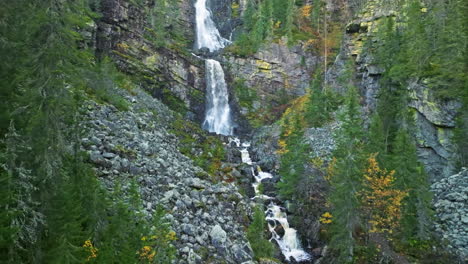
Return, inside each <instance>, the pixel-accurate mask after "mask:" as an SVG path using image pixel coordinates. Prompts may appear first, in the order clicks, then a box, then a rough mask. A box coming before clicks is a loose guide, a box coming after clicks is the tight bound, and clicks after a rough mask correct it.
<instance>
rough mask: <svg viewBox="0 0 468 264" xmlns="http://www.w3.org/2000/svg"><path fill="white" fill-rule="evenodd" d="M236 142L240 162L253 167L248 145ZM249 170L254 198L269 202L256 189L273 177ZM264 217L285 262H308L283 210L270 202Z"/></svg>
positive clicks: (308, 256)
mask: <svg viewBox="0 0 468 264" xmlns="http://www.w3.org/2000/svg"><path fill="white" fill-rule="evenodd" d="M238 142H239V141H236V143H237V144H236V145H237V147H238V148H239V145H241V146H242V148H241V149H240V151H241V153H242V162H243V163H246V164H248V165H253V164H254V163H253V162H252V159H251V158H250V154H249V152H248V149H247V148H248V147H250V143H243V144H239V143H238ZM251 170H252V174H253V176H254V177H255V182H254V183H252V187H253V188H254V190H255V198H262V199H265V200H271V199H272V197H269V196H267V195H263V194H261V193H260V191H259V189H258V187H259V185H260V184H261V182H262V181H263V180H265V179H271V178H273V175H272V174H271V173H268V172H264V171H262V169H261V168H260V167H259V166H257V171H258V173H257V174H255V170H254V167H253V166H252V167H251ZM265 215H266V218H265V219H266V220H267V221H268V229H269V230H270V232H271V234H272V238H271V239H274V240H275V241H276V242H277V243H278V245H279V247H280V249H281V252H282V253H283V255H284V257H285V258H286V260H287V261H291V258H293V259H294V260H295V261H297V262H301V261H307V260H310V258H311V256H310V254H308V253H307V252H305V251H304V250H303V249H302V247H301V243H300V241H299V238H298V235H297V231H296V229H294V228H291V227H290V226H289V223H288V217H287V214H286V212H285V210H284V208H282V207H280V206H278V205H277V204H275V203H274V202H273V201H272V202H270V204H269V205H268V208H267V210H266V212H265ZM278 224H279V225H281V227H282V229H283V230H284V235H283V236H281V235H280V234H278V233H277V232H276V228H277V225H278Z"/></svg>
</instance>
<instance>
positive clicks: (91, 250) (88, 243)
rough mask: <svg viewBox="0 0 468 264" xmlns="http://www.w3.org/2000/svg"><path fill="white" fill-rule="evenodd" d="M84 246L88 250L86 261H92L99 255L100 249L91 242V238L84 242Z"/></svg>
mask: <svg viewBox="0 0 468 264" xmlns="http://www.w3.org/2000/svg"><path fill="white" fill-rule="evenodd" d="M83 248H84V249H85V250H86V251H87V252H88V257H87V258H86V261H90V260H91V259H93V258H96V257H97V252H98V249H97V248H95V247H94V245H93V243H92V242H91V239H88V240H86V241H85V242H84V243H83Z"/></svg>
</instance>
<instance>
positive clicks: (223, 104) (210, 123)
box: [203, 59, 233, 135]
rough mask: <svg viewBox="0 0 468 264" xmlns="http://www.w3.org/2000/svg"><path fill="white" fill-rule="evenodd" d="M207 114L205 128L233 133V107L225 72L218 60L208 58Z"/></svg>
mask: <svg viewBox="0 0 468 264" xmlns="http://www.w3.org/2000/svg"><path fill="white" fill-rule="evenodd" d="M205 66H206V114H205V121H204V122H203V128H204V129H206V130H208V131H210V132H215V133H216V134H221V135H232V130H233V125H232V121H231V108H230V107H229V93H228V90H227V85H226V81H225V80H224V72H223V68H222V67H221V64H220V63H219V62H218V61H215V60H210V59H207V60H206V61H205Z"/></svg>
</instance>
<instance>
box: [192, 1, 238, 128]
mask: <svg viewBox="0 0 468 264" xmlns="http://www.w3.org/2000/svg"><path fill="white" fill-rule="evenodd" d="M195 11H196V12H195V13H196V24H197V41H196V44H195V48H196V49H200V48H208V49H209V50H210V51H211V52H213V51H216V50H219V49H222V48H224V47H225V46H226V45H227V44H229V43H230V42H229V40H227V39H225V38H223V37H221V35H220V34H219V31H218V29H217V28H216V25H215V23H214V22H213V20H212V19H211V12H210V11H209V10H208V8H207V6H206V0H197V2H196V3H195ZM205 71H206V75H205V79H206V112H205V121H204V122H203V125H202V126H203V128H204V129H206V130H208V131H210V132H215V133H216V134H221V135H232V132H233V124H232V121H231V108H230V107H229V93H228V89H227V85H226V81H225V79H224V71H223V68H222V67H221V64H220V63H219V62H218V61H215V60H211V59H207V60H205Z"/></svg>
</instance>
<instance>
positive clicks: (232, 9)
mask: <svg viewBox="0 0 468 264" xmlns="http://www.w3.org/2000/svg"><path fill="white" fill-rule="evenodd" d="M207 5H208V6H209V7H210V10H211V12H212V14H213V21H214V22H215V23H216V25H217V28H218V30H219V33H220V34H221V36H223V37H224V38H226V39H229V40H231V38H232V34H233V32H234V30H235V29H236V27H238V26H239V25H240V24H241V23H242V22H241V19H240V13H241V6H240V4H239V1H237V0H208V1H207Z"/></svg>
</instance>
